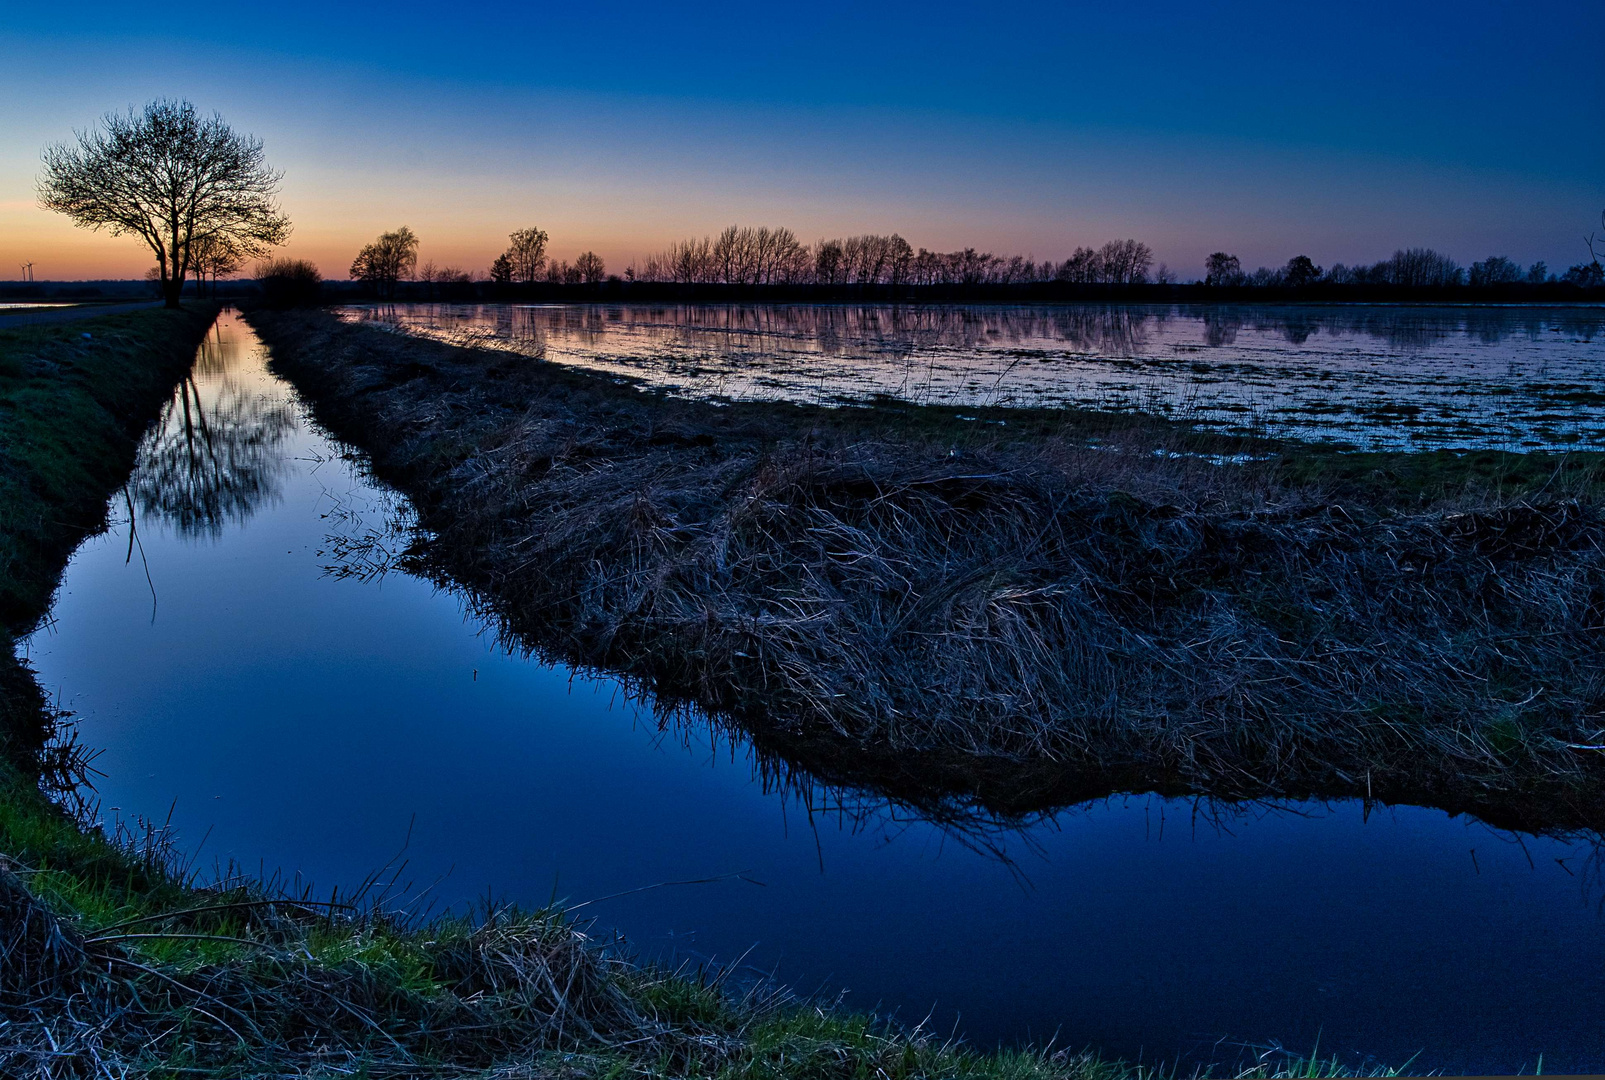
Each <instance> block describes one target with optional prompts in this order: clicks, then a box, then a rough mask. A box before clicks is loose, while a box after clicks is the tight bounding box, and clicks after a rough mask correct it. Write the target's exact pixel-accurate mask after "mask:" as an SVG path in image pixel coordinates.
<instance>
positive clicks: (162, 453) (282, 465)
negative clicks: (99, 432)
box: [127, 339, 296, 539]
mask: <svg viewBox="0 0 1605 1080" xmlns="http://www.w3.org/2000/svg"><path fill="white" fill-rule="evenodd" d="M230 367H231V361H230V358H229V357H228V356H227V354H226V351H225V350H224V349H223V348H221V347H220V346H219V345H218V344H217V343H215V342H214V341H213V340H211V339H208V341H207V342H206V344H205V345H204V346H203V347H202V349H201V351H200V354H199V355H198V356H197V358H196V361H195V366H194V367H193V368H192V369H191V371H190V373H189V374H188V375H186V376H185V377H184V380H183V381H182V382H181V383H180V384H179V387H178V389H177V391H175V392H174V394H173V398H172V400H171V401H170V402H168V404H167V406H166V408H165V409H164V410H163V412H162V419H161V422H160V423H159V424H158V425H157V426H156V427H155V428H154V429H153V430H152V431H151V433H150V434H149V435H147V436H146V438H145V441H144V443H143V444H141V446H140V451H139V462H138V464H137V466H136V467H135V470H134V473H133V475H132V476H130V477H129V480H128V489H127V490H128V495H129V498H130V500H131V501H132V502H133V503H134V504H135V505H137V507H138V509H139V512H141V513H143V514H146V515H149V516H156V517H160V518H162V519H163V520H165V521H167V522H168V523H169V524H171V525H172V526H173V527H174V528H175V529H176V530H177V531H178V532H179V534H180V535H183V536H207V537H211V538H213V539H216V538H217V537H218V536H220V535H222V532H223V527H224V526H225V525H227V524H230V523H239V522H243V521H245V520H246V519H247V518H248V517H250V515H251V514H252V512H253V511H254V510H255V509H256V508H257V507H258V506H261V505H262V504H263V503H265V502H267V501H269V500H271V499H274V498H276V497H277V495H278V489H279V483H280V480H281V479H282V477H283V475H284V472H285V470H286V467H287V463H286V462H285V460H284V456H283V453H282V448H283V445H284V443H285V441H286V440H287V439H288V438H289V437H290V435H291V433H292V432H294V430H295V426H296V414H295V410H294V409H293V408H292V407H291V406H290V405H289V404H288V403H287V402H285V401H282V400H276V399H274V398H272V397H269V396H267V395H264V394H261V393H253V392H252V391H250V390H249V389H247V388H245V387H242V386H240V385H239V384H238V383H235V382H234V381H232V380H231V379H230V378H229V371H230ZM202 381H206V382H209V383H213V384H215V386H216V389H215V390H210V389H209V390H207V391H203V389H202V386H201V382H202Z"/></svg>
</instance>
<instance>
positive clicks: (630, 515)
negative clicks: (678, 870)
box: [252, 313, 1605, 828]
mask: <svg viewBox="0 0 1605 1080" xmlns="http://www.w3.org/2000/svg"><path fill="white" fill-rule="evenodd" d="M252 321H253V324H254V325H255V326H256V327H257V328H258V330H259V332H261V333H262V335H263V336H264V338H265V339H266V340H267V341H268V343H269V344H270V346H271V347H272V348H273V350H274V363H275V365H276V366H277V367H278V368H279V370H281V371H282V372H284V373H285V374H287V375H288V376H289V377H291V378H292V379H293V380H294V381H296V383H297V385H298V386H299V387H301V389H302V390H303V392H304V393H305V394H306V395H307V396H308V397H309V398H310V400H311V401H312V403H313V406H314V410H315V412H316V413H317V415H318V417H319V419H320V420H321V421H323V422H324V423H325V424H326V425H327V426H328V427H329V428H330V429H331V430H332V431H333V432H334V433H335V434H336V435H338V436H340V437H342V438H345V439H347V440H348V441H350V442H351V443H353V444H355V445H356V446H358V447H360V448H361V449H362V450H363V451H365V452H366V453H367V454H369V455H370V456H371V458H372V460H373V462H374V465H375V469H376V471H377V472H378V474H379V476H380V477H381V478H383V479H385V480H387V481H389V482H391V483H393V484H395V485H396V486H397V487H399V488H400V489H401V490H402V491H404V492H405V493H406V494H407V495H408V496H410V497H411V498H412V500H413V502H414V503H415V504H416V505H417V507H418V509H419V512H420V515H421V519H422V523H423V525H424V527H425V528H426V529H427V530H428V532H429V533H430V535H431V538H430V539H429V540H428V542H427V543H426V544H424V545H423V546H422V548H421V549H420V550H419V551H418V552H415V561H416V562H418V563H420V564H422V565H423V566H425V567H426V568H432V569H433V570H434V571H435V572H437V573H439V574H441V575H443V576H449V577H451V578H452V579H454V580H456V581H458V582H461V583H463V584H466V585H468V586H469V587H470V588H473V589H475V590H477V591H478V592H479V593H480V594H481V596H482V597H483V598H484V599H485V602H486V603H487V605H488V606H489V607H490V608H491V609H492V610H493V612H494V613H495V614H497V615H498V616H500V617H501V618H502V619H503V620H504V621H505V622H506V623H507V624H508V625H509V627H510V628H511V629H512V630H513V631H515V632H516V633H518V634H519V635H520V636H521V637H523V638H524V639H525V640H527V641H530V642H533V643H534V644H536V645H537V646H538V647H540V648H542V649H545V650H547V651H549V652H551V653H552V654H555V655H558V656H561V657H563V658H565V659H568V660H570V661H577V662H582V663H589V664H596V665H599V666H604V667H609V668H613V669H617V670H622V671H625V672H628V673H631V674H634V675H636V676H638V677H640V678H641V679H643V680H644V681H645V682H646V683H647V684H648V685H650V686H651V687H652V689H653V690H654V691H655V692H656V693H657V694H659V695H661V696H663V697H664V698H665V699H667V700H671V701H673V700H680V701H690V702H694V703H696V704H698V705H700V706H703V707H705V708H708V709H711V710H713V711H715V712H717V713H719V714H721V715H723V716H725V717H728V718H731V719H732V720H733V721H734V722H736V723H738V724H740V725H741V726H742V727H743V728H744V729H745V730H748V731H751V732H753V733H755V734H756V735H757V736H758V737H759V739H760V740H761V741H763V742H764V743H765V744H766V745H768V746H770V747H775V748H779V749H780V750H781V751H782V752H783V753H786V754H788V755H790V756H791V757H792V759H793V760H801V761H803V762H804V763H805V765H806V767H807V768H809V769H810V770H811V771H814V772H816V773H818V774H820V775H821V776H824V777H827V778H832V779H840V780H848V781H852V782H858V783H871V784H874V785H876V786H878V787H880V788H881V789H883V790H887V791H889V792H892V793H894V794H897V795H899V796H900V797H906V798H911V799H915V800H926V801H932V800H940V799H943V798H950V797H959V798H964V799H970V800H976V801H978V802H980V803H981V804H983V805H985V806H986V807H988V808H989V809H992V810H995V811H998V812H1002V813H1024V812H1027V811H1030V810H1033V809H1038V808H1041V807H1044V806H1047V805H1052V804H1053V803H1054V802H1055V800H1060V799H1063V798H1064V797H1065V796H1066V794H1067V793H1072V792H1073V793H1074V794H1075V795H1076V796H1077V797H1086V796H1088V795H1091V794H1099V793H1105V792H1107V791H1111V790H1129V789H1133V788H1136V789H1153V790H1160V791H1167V792H1183V791H1193V792H1207V793H1210V794H1212V795H1215V796H1220V797H1227V798H1253V797H1263V796H1289V795H1302V794H1323V795H1352V796H1360V797H1375V798H1378V799H1385V800H1399V801H1410V802H1427V803H1431V804H1435V805H1440V806H1444V807H1446V808H1449V809H1473V810H1476V811H1477V812H1479V813H1481V814H1482V815H1483V816H1484V817H1487V818H1489V819H1490V820H1493V821H1495V822H1496V823H1499V824H1504V825H1512V826H1519V827H1529V828H1569V827H1588V828H1598V827H1599V826H1600V825H1601V824H1602V823H1605V788H1602V785H1601V781H1602V780H1605V768H1602V766H1605V754H1601V753H1600V752H1599V751H1598V750H1591V749H1586V748H1587V747H1591V746H1596V745H1598V744H1600V743H1601V742H1605V731H1602V729H1605V668H1602V666H1601V665H1599V664H1598V662H1597V660H1598V657H1599V656H1600V655H1601V654H1602V653H1605V648H1602V647H1605V548H1602V546H1601V539H1602V537H1605V515H1602V512H1601V504H1600V500H1599V492H1600V485H1599V472H1598V462H1597V461H1595V460H1593V459H1589V458H1568V459H1561V458H1553V459H1545V460H1543V461H1540V460H1539V459H1537V458H1530V459H1518V458H1512V459H1511V460H1508V461H1496V462H1494V463H1492V464H1490V463H1489V461H1488V460H1487V459H1486V456H1485V455H1479V456H1475V457H1473V458H1472V459H1471V460H1468V461H1467V462H1466V463H1465V467H1464V468H1463V469H1461V470H1460V472H1459V476H1458V478H1457V477H1456V468H1457V466H1456V465H1455V462H1456V461H1458V460H1459V459H1456V458H1453V457H1452V456H1449V457H1446V456H1444V455H1425V456H1422V457H1420V458H1417V457H1414V456H1394V457H1389V458H1386V459H1383V458H1377V457H1373V458H1372V459H1369V460H1365V461H1361V462H1356V461H1354V460H1352V459H1349V458H1347V457H1343V456H1339V455H1335V454H1323V452H1321V451H1319V450H1318V449H1314V448H1309V447H1296V446H1287V445H1282V446H1276V445H1267V444H1257V445H1250V446H1244V445H1242V444H1233V443H1228V442H1223V441H1222V440H1220V439H1209V438H1207V437H1203V436H1199V435H1197V434H1195V433H1190V432H1186V431H1185V430H1182V429H1179V428H1177V427H1176V426H1174V425H1166V424H1162V423H1159V422H1154V421H1146V420H1141V419H1117V418H1110V417H1106V416H1105V417H1100V416H1095V415H1085V414H1082V415H1077V414H1066V413H1061V414H1056V415H1055V414H1042V413H1036V414H1030V415H1028V416H1026V417H1024V420H1025V422H1024V423H1015V424H1011V426H1010V427H1008V428H1002V427H997V426H993V425H983V424H979V423H961V422H960V421H959V420H958V418H957V417H956V416H954V415H951V414H949V413H945V412H943V411H941V410H920V409H915V408H912V407H908V408H903V409H900V410H898V411H897V412H896V413H895V415H888V414H887V412H886V411H884V410H883V411H879V412H877V411H874V410H818V409H803V408H792V407H787V406H774V405H761V406H760V405H754V406H735V407H723V408H718V407H713V406H707V405H700V404H697V403H693V402H685V401H674V400H666V399H662V398H656V397H651V396H648V395H645V394H642V393H640V392H639V391H637V390H636V389H635V388H633V387H630V386H620V385H616V384H615V383H613V382H612V381H609V380H605V379H597V378H591V377H587V376H585V375H582V374H578V373H574V372H571V371H566V370H563V369H562V368H560V367H559V366H557V365H546V364H541V363H539V362H532V361H528V360H523V359H520V358H517V357H509V356H508V355H507V354H505V353H498V352H489V351H478V350H472V349H461V348H453V347H450V346H445V345H439V344H435V343H430V342H425V341H419V340H415V339H408V338H404V337H400V336H397V335H392V334H385V333H382V332H378V331H374V330H370V329H363V328H358V327H352V326H347V325H344V324H342V323H340V322H339V321H338V320H336V319H334V318H333V317H331V316H329V315H327V314H323V313H295V314H269V313H258V314H255V315H253V316H252ZM1022 428H1023V429H1025V432H1026V433H1024V434H1021V433H1020V431H1021V429H1022ZM1245 449H1246V450H1250V451H1253V453H1254V456H1263V455H1266V454H1271V455H1273V456H1271V457H1269V458H1267V459H1266V460H1262V461H1257V462H1256V461H1251V462H1249V463H1248V464H1246V465H1242V466H1232V467H1222V466H1220V465H1216V464H1213V463H1212V459H1211V458H1210V457H1209V455H1210V454H1212V453H1217V452H1227V453H1229V452H1232V451H1234V450H1236V451H1241V450H1245ZM1156 450H1157V451H1159V453H1158V454H1156V453H1155V451H1156ZM1400 477H1407V478H1408V480H1409V482H1408V483H1402V482H1400Z"/></svg>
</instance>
